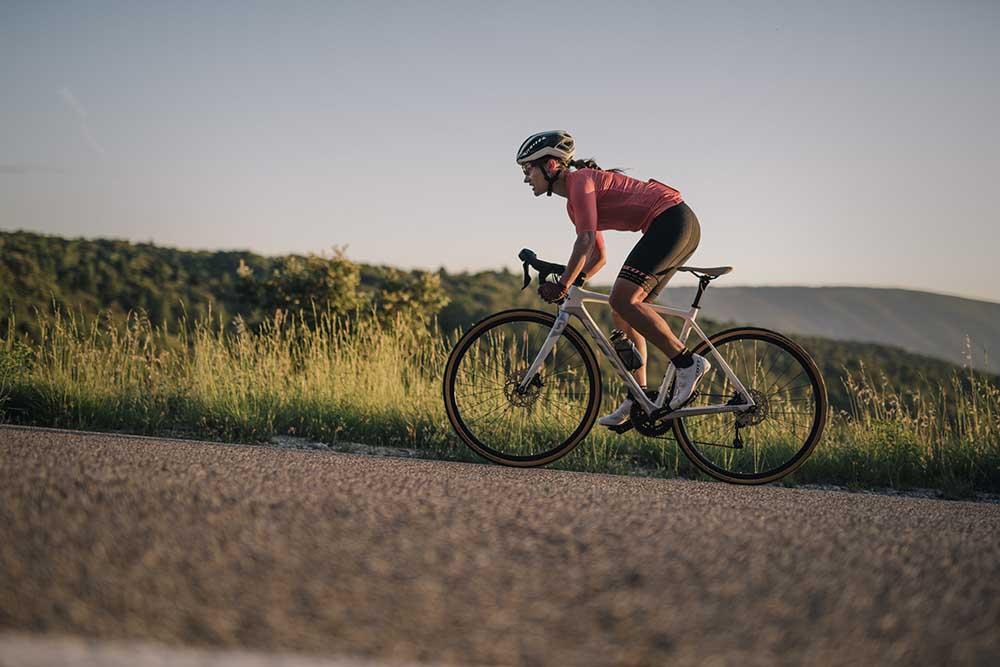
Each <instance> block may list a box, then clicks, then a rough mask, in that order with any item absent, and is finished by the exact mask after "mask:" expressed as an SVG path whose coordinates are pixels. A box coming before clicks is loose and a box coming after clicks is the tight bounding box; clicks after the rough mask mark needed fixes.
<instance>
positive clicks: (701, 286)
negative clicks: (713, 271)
mask: <svg viewBox="0 0 1000 667" xmlns="http://www.w3.org/2000/svg"><path fill="white" fill-rule="evenodd" d="M710 282H712V279H711V278H709V277H708V276H700V280H699V281H698V294H697V295H696V296H695V297H694V303H692V304H691V307H692V308H701V306H700V305H698V304H700V303H701V295H702V294H704V293H705V288H706V287H708V284H709V283H710Z"/></svg>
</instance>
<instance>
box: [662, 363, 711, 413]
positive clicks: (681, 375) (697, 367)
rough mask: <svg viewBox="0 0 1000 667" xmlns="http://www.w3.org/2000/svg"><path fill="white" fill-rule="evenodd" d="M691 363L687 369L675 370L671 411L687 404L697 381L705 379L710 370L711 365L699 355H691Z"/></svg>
mask: <svg viewBox="0 0 1000 667" xmlns="http://www.w3.org/2000/svg"><path fill="white" fill-rule="evenodd" d="M691 361H692V363H691V365H690V366H688V367H687V368H678V369H677V374H676V376H675V377H674V395H673V397H672V398H671V399H670V409H671V410H677V409H679V408H681V407H682V406H683V405H684V404H685V403H687V402H688V400H689V399H690V398H691V394H693V393H694V388H695V387H696V386H697V385H698V381H699V380H701V379H702V378H703V377H705V373H707V372H709V371H710V370H712V364H710V363H708V359H706V358H705V357H703V356H701V355H700V354H692V355H691Z"/></svg>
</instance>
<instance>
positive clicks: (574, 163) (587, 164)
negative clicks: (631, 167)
mask: <svg viewBox="0 0 1000 667" xmlns="http://www.w3.org/2000/svg"><path fill="white" fill-rule="evenodd" d="M566 166H568V167H572V168H573V169H597V170H598V171H612V172H614V173H616V174H623V173H625V170H624V169H601V168H600V167H599V166H597V163H596V162H594V160H593V158H591V159H588V160H570V161H569V162H567V163H566Z"/></svg>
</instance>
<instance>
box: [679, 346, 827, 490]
mask: <svg viewBox="0 0 1000 667" xmlns="http://www.w3.org/2000/svg"><path fill="white" fill-rule="evenodd" d="M709 340H711V342H712V345H714V346H715V348H716V349H717V350H718V352H719V354H720V355H721V356H722V358H723V359H725V360H726V363H727V364H729V366H730V368H732V370H733V372H734V373H735V374H736V377H738V378H739V379H740V382H741V383H743V385H744V387H745V388H746V389H747V390H748V391H749V392H750V395H751V397H752V398H753V401H754V403H755V406H754V407H753V408H751V409H750V410H749V411H745V412H724V413H717V414H707V415H694V416H689V417H683V418H677V419H674V423H673V427H674V435H675V436H676V437H677V443H678V444H679V445H680V447H681V449H683V450H684V453H685V454H687V455H688V457H689V458H690V459H691V461H692V462H693V463H694V464H695V465H696V466H698V468H700V469H701V470H703V471H704V472H706V473H708V474H709V475H711V476H713V477H716V478H718V479H721V480H724V481H726V482H733V483H736V484H764V483H766V482H773V481H774V480H776V479H780V478H781V477H784V476H785V475H787V474H789V473H791V472H792V471H794V470H795V469H796V468H798V467H799V466H800V465H802V464H803V463H804V462H805V460H806V458H807V457H808V456H809V454H810V453H811V452H812V450H813V448H815V447H816V444H817V443H818V442H819V440H820V438H821V437H822V435H823V429H824V427H825V425H826V419H827V411H828V401H827V393H826V384H825V383H824V381H823V376H822V375H821V374H820V372H819V369H818V368H817V367H816V364H815V363H814V362H813V360H812V358H810V357H809V355H808V354H807V353H806V351H805V350H804V349H802V347H801V346H799V345H798V344H797V343H795V342H794V341H792V340H789V339H788V338H785V337H784V336H782V335H781V334H778V333H775V332H773V331H768V330H766V329H756V328H740V329H730V330H729V331H723V332H721V333H718V334H716V335H714V336H712V337H711V338H710V339H709ZM694 351H695V352H696V353H697V354H700V355H702V356H704V357H709V361H712V362H713V367H712V370H711V371H709V375H708V376H706V377H704V378H702V380H701V383H700V384H699V385H698V394H697V396H696V398H695V399H694V400H693V401H692V402H691V403H689V404H688V405H686V406H685V407H686V408H697V407H706V406H709V405H726V404H739V403H740V402H745V401H742V399H741V397H740V396H738V394H737V392H736V390H735V387H734V386H733V384H732V383H731V382H730V381H729V378H728V377H726V374H725V373H724V372H723V371H722V370H721V369H720V368H718V364H717V363H715V360H714V359H713V358H711V356H710V352H709V348H708V345H707V344H706V343H704V342H702V343H701V345H699V346H698V347H697V348H696V349H695V350H694Z"/></svg>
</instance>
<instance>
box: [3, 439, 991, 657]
mask: <svg viewBox="0 0 1000 667" xmlns="http://www.w3.org/2000/svg"><path fill="white" fill-rule="evenodd" d="M998 628H1000V505H996V504H985V503H963V502H950V501H937V500H927V499H916V498H903V497H888V496H875V495H868V494H849V493H838V492H829V491H810V490H797V489H783V488H774V487H757V488H742V487H734V486H728V485H724V484H718V483H699V482H690V481H681V480H669V481H664V480H656V479H644V478H628V477H615V476H609V475H591V474H579V473H567V472H556V471H550V470H520V469H508V468H501V467H496V466H489V465H474V464H462V463H446V462H436V461H422V460H407V459H396V458H383V457H370V456H356V455H347V454H334V453H326V452H308V451H290V450H283V449H278V448H269V447H243V446H232V445H213V444H208V443H197V442H182V441H176V440H153V439H141V438H128V437H118V436H102V435H90V434H78V433H70V432H52V431H31V430H24V429H15V428H0V631H6V632H12V631H13V632H18V633H22V634H23V633H33V634H35V635H38V634H47V635H51V636H66V635H70V636H78V637H89V638H95V637H96V638H104V639H130V640H146V641H152V642H158V643H162V644H165V645H171V646H194V647H199V648H206V647H226V648H233V647H240V648H241V649H261V650H267V651H276V652H282V653H288V652H297V653H304V654H309V655H312V656H315V657H318V656H331V655H337V656H353V657H355V658H358V659H366V660H370V659H377V660H399V661H414V662H419V663H429V664H437V663H457V664H526V665H591V664H593V665H607V664H621V665H659V664H665V663H667V662H670V663H671V664H701V665H704V664H709V665H710V664H732V663H736V662H740V663H749V664H762V665H764V664H767V665H773V664H803V663H806V664H810V663H811V664H848V663H854V664H857V663H858V662H859V661H860V663H861V664H893V663H895V664H936V663H945V662H946V663H947V664H994V665H995V664H998V662H1000V630H998Z"/></svg>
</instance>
